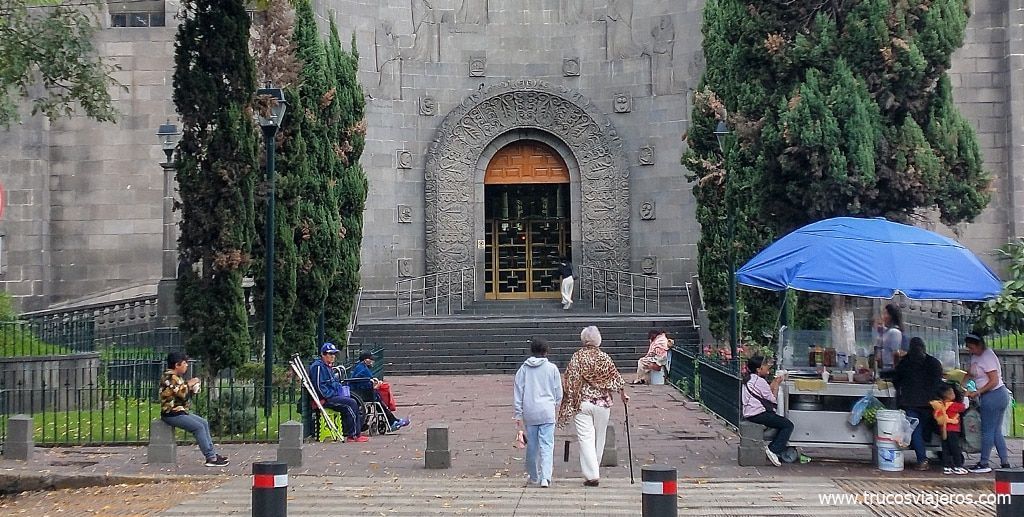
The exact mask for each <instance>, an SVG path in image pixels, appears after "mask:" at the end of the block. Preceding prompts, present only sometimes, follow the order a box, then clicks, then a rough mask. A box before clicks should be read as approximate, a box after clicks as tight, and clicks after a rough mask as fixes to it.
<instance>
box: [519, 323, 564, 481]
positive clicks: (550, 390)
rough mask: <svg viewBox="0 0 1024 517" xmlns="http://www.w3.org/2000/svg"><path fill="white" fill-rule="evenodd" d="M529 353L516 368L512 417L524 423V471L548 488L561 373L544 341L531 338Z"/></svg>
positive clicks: (559, 401)
mask: <svg viewBox="0 0 1024 517" xmlns="http://www.w3.org/2000/svg"><path fill="white" fill-rule="evenodd" d="M530 354H532V356H531V357H530V358H529V359H527V360H526V362H524V363H523V365H522V366H520V367H519V371H518V372H516V380H515V385H514V389H513V409H512V418H513V419H515V421H516V427H518V428H519V429H522V428H523V427H526V474H527V475H529V476H530V483H531V484H536V485H540V487H541V488H547V487H549V486H551V471H552V461H553V460H552V458H553V457H554V452H555V411H556V410H557V409H558V405H559V404H561V403H562V376H561V374H559V373H558V367H557V366H555V365H554V364H553V363H551V362H549V361H548V359H547V355H548V343H547V341H544V340H543V339H537V338H534V339H533V340H531V341H530Z"/></svg>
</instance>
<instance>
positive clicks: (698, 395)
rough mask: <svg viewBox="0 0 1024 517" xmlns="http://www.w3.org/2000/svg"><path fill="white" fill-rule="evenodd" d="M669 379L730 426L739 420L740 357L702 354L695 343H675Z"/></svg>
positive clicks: (736, 424)
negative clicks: (727, 357)
mask: <svg viewBox="0 0 1024 517" xmlns="http://www.w3.org/2000/svg"><path fill="white" fill-rule="evenodd" d="M670 354H671V362H670V364H671V366H670V369H669V375H668V378H669V382H671V383H672V385H673V386H675V387H676V388H678V389H679V390H680V391H682V392H683V393H684V394H685V395H686V396H688V397H690V398H692V399H694V400H697V401H698V402H700V403H701V405H702V406H704V408H706V409H707V410H708V411H710V412H712V413H714V414H716V415H718V416H719V417H721V418H722V419H723V420H725V421H726V422H728V423H730V424H732V425H733V426H738V425H739V421H740V388H741V386H742V376H741V374H740V361H739V360H737V359H723V358H718V357H710V356H705V355H703V354H701V350H700V347H699V346H697V345H682V346H678V347H674V348H673V349H672V350H671V352H670Z"/></svg>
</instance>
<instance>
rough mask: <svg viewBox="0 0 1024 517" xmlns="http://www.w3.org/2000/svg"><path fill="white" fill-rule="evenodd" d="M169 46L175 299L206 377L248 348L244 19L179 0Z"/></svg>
mask: <svg viewBox="0 0 1024 517" xmlns="http://www.w3.org/2000/svg"><path fill="white" fill-rule="evenodd" d="M182 13H183V21H182V23H181V25H180V26H179V28H178V34H177V42H176V45H175V47H176V48H175V65H176V66H175V72H174V103H175V105H176V106H177V110H178V113H179V115H180V116H181V121H182V126H183V133H184V134H183V136H182V140H181V142H180V143H179V146H178V151H179V158H178V161H177V170H176V174H177V180H178V188H179V192H180V194H181V202H180V206H179V208H180V209H181V211H182V222H181V236H180V238H179V249H180V251H181V254H182V256H183V259H184V260H185V261H186V262H187V263H189V264H192V268H183V269H185V270H184V271H183V272H182V274H181V275H179V281H178V291H177V298H178V303H179V305H180V307H181V316H182V330H183V331H184V332H185V347H186V350H187V351H188V353H189V354H191V355H193V356H194V357H197V358H200V359H201V360H202V361H203V363H202V364H203V368H204V370H205V373H206V375H208V376H209V375H216V374H217V373H218V372H219V371H220V370H221V369H223V368H227V367H233V366H238V365H240V364H242V363H243V362H244V361H245V360H246V359H247V358H248V355H249V345H250V340H249V331H248V311H247V310H246V306H245V301H244V299H243V292H242V276H243V272H244V271H245V270H246V268H247V267H248V265H249V262H250V243H251V242H252V239H253V216H254V214H253V182H254V173H255V171H256V165H257V160H256V149H257V143H256V138H257V136H256V131H255V127H254V124H253V121H252V112H251V105H250V103H251V100H252V96H253V93H254V91H255V86H256V85H255V75H254V71H253V61H252V58H251V57H250V55H249V50H248V40H249V16H248V14H247V13H246V11H245V4H244V2H242V1H240V0H185V1H183V2H182Z"/></svg>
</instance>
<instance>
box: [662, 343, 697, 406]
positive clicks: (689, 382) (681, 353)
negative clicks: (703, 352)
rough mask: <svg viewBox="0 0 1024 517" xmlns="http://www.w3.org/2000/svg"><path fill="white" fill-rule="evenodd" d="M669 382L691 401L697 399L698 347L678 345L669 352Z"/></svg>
mask: <svg viewBox="0 0 1024 517" xmlns="http://www.w3.org/2000/svg"><path fill="white" fill-rule="evenodd" d="M669 354H670V356H671V357H670V360H669V365H670V368H669V371H668V380H669V382H671V384H672V385H673V386H675V387H676V388H678V389H679V391H681V392H683V394H684V395H686V396H687V397H690V398H691V399H696V398H697V381H698V378H697V356H698V355H699V354H700V348H699V346H698V345H676V346H674V347H672V349H671V350H670V351H669Z"/></svg>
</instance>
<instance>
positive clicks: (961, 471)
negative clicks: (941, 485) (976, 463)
mask: <svg viewBox="0 0 1024 517" xmlns="http://www.w3.org/2000/svg"><path fill="white" fill-rule="evenodd" d="M953 473H954V474H956V475H958V476H963V475H965V474H970V473H971V472H970V471H969V470H967V469H965V468H963V467H956V468H955V469H953Z"/></svg>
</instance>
